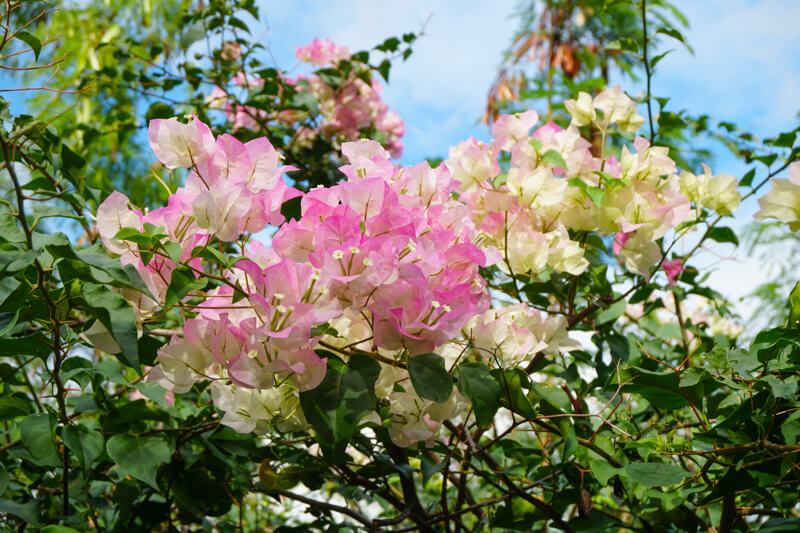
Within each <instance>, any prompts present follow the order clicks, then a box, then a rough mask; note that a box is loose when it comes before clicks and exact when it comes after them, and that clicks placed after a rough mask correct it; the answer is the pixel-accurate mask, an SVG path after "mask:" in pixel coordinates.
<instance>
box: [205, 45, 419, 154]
mask: <svg viewBox="0 0 800 533" xmlns="http://www.w3.org/2000/svg"><path fill="white" fill-rule="evenodd" d="M296 57H297V59H299V60H300V61H303V62H305V63H308V64H310V65H313V66H315V67H336V65H337V64H338V63H339V61H342V60H347V59H350V57H351V54H350V51H349V50H348V49H347V48H346V47H344V46H339V45H337V44H335V43H333V42H332V41H330V40H328V39H318V38H316V39H314V40H313V41H312V42H311V43H309V44H308V45H306V46H303V47H299V48H297V52H296ZM284 81H285V82H286V83H288V84H290V85H293V86H294V87H295V88H296V89H297V90H298V91H309V92H310V93H311V94H313V95H314V97H315V98H316V100H317V101H318V102H319V113H320V120H319V122H318V124H317V125H316V127H314V128H313V129H312V128H305V127H303V128H300V129H299V130H298V132H297V138H296V139H295V143H299V144H310V143H311V142H312V141H313V139H314V138H315V137H317V136H318V135H322V136H323V137H324V138H325V139H328V140H330V141H332V142H333V143H334V144H335V145H336V146H341V144H342V143H343V142H347V141H354V140H357V139H359V138H361V137H362V136H363V134H364V133H365V132H369V133H370V134H372V135H376V136H378V137H380V138H381V141H382V143H383V145H384V146H385V147H386V149H387V150H388V151H389V153H390V154H391V155H392V157H394V158H399V157H400V156H401V155H402V153H403V143H402V141H401V138H402V137H403V135H404V134H405V124H404V123H403V120H402V119H401V118H400V117H399V116H398V114H397V113H395V112H394V111H390V110H389V106H388V105H387V104H386V102H384V101H383V99H382V98H381V96H380V93H381V89H382V86H381V84H380V83H379V82H378V80H376V79H374V78H373V79H371V80H370V82H369V83H367V82H365V81H364V80H362V79H361V78H359V77H357V76H356V75H355V73H352V74H350V75H349V76H348V77H347V78H345V79H344V80H343V81H342V82H341V83H340V84H338V85H337V86H335V87H334V86H332V85H330V84H328V83H326V82H325V81H324V80H323V79H322V78H320V77H319V76H316V75H299V76H298V77H296V78H285V79H284ZM232 82H233V83H234V84H235V85H237V86H239V87H243V88H245V89H248V90H252V89H259V88H260V87H261V86H263V84H264V80H262V79H260V78H258V77H257V76H252V75H246V74H245V73H243V72H240V73H239V74H237V75H236V76H235V77H234V78H233V80H232ZM208 101H209V103H210V104H211V105H212V106H213V107H219V108H223V109H224V110H225V112H226V114H227V115H228V118H229V120H231V121H232V122H233V125H234V128H245V129H255V127H256V126H257V122H258V121H263V120H267V115H266V113H264V111H261V110H257V109H254V108H252V107H247V106H242V105H236V104H233V103H231V102H230V99H229V97H228V93H227V92H226V91H225V90H223V89H221V88H219V87H217V88H215V89H214V90H213V91H212V93H211V94H210V95H209V97H208ZM278 119H279V120H284V121H291V122H294V121H296V120H299V119H302V115H298V113H295V112H284V113H281V114H279V116H278Z"/></svg>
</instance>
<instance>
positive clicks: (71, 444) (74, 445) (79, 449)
mask: <svg viewBox="0 0 800 533" xmlns="http://www.w3.org/2000/svg"><path fill="white" fill-rule="evenodd" d="M61 438H62V439H63V440H64V444H65V445H66V446H67V448H69V451H71V452H72V454H73V455H74V456H75V457H76V458H77V459H78V463H79V464H80V465H81V469H82V470H84V471H86V470H87V469H89V468H91V466H92V465H93V464H94V461H95V459H97V458H98V457H100V455H101V454H102V453H103V434H102V433H100V432H99V431H95V430H93V429H89V428H87V427H85V426H79V425H77V426H66V427H64V429H63V430H62V431H61Z"/></svg>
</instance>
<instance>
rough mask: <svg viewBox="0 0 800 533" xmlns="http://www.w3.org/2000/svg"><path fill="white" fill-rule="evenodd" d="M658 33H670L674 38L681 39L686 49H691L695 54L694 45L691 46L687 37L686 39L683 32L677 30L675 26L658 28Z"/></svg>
mask: <svg viewBox="0 0 800 533" xmlns="http://www.w3.org/2000/svg"><path fill="white" fill-rule="evenodd" d="M656 33H663V34H664V35H669V36H670V37H672V38H673V39H675V40H677V41H680V42H681V43H683V45H684V46H685V47H686V49H687V50H689V52H691V53H693V54H694V50H692V47H691V46H689V43H687V42H686V39H684V37H683V34H682V33H681V32H679V31H678V30H676V29H675V28H658V29H657V30H656Z"/></svg>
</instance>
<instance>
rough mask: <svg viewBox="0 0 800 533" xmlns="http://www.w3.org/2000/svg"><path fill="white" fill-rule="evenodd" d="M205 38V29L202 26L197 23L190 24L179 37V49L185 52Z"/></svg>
mask: <svg viewBox="0 0 800 533" xmlns="http://www.w3.org/2000/svg"><path fill="white" fill-rule="evenodd" d="M205 36H206V29H205V27H204V26H203V24H201V23H199V22H198V23H195V24H192V25H191V26H189V27H188V28H186V31H185V32H184V33H183V35H181V48H183V49H184V50H185V49H187V48H189V47H190V46H192V44H194V43H195V42H197V41H199V40H200V39H202V38H203V37H205Z"/></svg>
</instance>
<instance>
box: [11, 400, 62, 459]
mask: <svg viewBox="0 0 800 533" xmlns="http://www.w3.org/2000/svg"><path fill="white" fill-rule="evenodd" d="M20 433H21V434H22V445H23V446H24V447H25V449H26V450H28V453H30V454H31V456H32V457H33V462H34V463H36V464H37V465H40V466H60V465H61V457H59V456H58V448H56V442H55V435H56V424H55V418H54V417H53V415H51V414H49V413H39V414H35V415H30V416H28V417H27V418H25V420H23V421H22V423H21V424H20Z"/></svg>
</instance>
